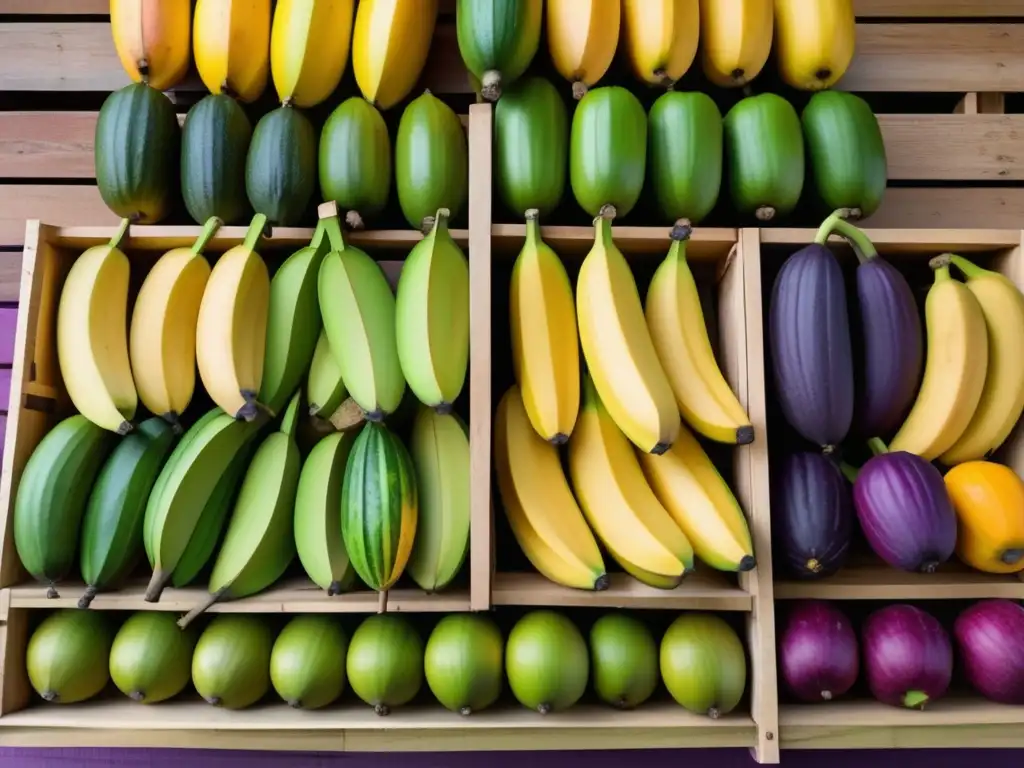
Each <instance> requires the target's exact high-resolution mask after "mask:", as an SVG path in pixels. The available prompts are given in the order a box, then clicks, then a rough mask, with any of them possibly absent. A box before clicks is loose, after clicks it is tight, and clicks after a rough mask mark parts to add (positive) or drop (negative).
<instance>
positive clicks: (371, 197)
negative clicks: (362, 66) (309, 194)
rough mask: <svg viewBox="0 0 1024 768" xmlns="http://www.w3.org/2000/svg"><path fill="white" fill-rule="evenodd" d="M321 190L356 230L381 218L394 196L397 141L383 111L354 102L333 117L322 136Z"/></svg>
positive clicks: (361, 101) (340, 107) (347, 102)
mask: <svg viewBox="0 0 1024 768" xmlns="http://www.w3.org/2000/svg"><path fill="white" fill-rule="evenodd" d="M320 189H321V191H322V192H323V197H324V200H334V201H335V202H336V203H337V204H338V208H339V210H341V211H342V212H343V213H344V215H345V218H346V221H347V223H348V225H349V226H350V227H354V228H360V227H362V226H363V225H364V221H365V220H368V219H371V218H373V217H374V216H376V215H377V214H378V213H380V212H381V211H382V210H383V209H384V206H385V205H387V202H388V193H389V192H390V191H391V139H390V137H389V136H388V126H387V124H386V123H385V122H384V118H383V117H382V116H381V114H380V112H378V111H377V108H376V107H374V106H373V105H372V104H370V103H369V102H368V101H367V100H366V99H363V98H360V97H358V96H353V97H352V98H350V99H346V100H345V101H343V102H342V103H341V104H339V105H338V107H337V108H336V109H335V110H334V111H333V112H332V113H331V116H330V117H328V118H327V122H326V123H324V129H323V132H322V133H321V134H320Z"/></svg>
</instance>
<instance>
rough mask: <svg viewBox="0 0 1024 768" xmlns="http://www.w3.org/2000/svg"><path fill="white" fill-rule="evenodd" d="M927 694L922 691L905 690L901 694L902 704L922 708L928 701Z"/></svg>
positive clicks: (912, 707)
mask: <svg viewBox="0 0 1024 768" xmlns="http://www.w3.org/2000/svg"><path fill="white" fill-rule="evenodd" d="M928 699H929V696H928V694H927V693H925V692H924V691H907V692H906V693H905V694H904V695H903V706H905V707H910V708H911V709H924V705H925V704H927V703H928Z"/></svg>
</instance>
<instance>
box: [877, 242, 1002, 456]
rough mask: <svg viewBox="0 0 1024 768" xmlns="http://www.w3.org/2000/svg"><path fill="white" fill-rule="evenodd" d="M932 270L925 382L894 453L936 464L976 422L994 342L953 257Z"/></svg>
mask: <svg viewBox="0 0 1024 768" xmlns="http://www.w3.org/2000/svg"><path fill="white" fill-rule="evenodd" d="M929 266H931V267H932V269H933V270H935V282H934V283H932V287H931V288H930V289H929V290H928V298H927V299H925V304H924V318H925V327H926V336H927V342H928V351H927V357H926V359H925V364H924V377H923V379H922V382H921V389H920V391H919V392H918V393H917V400H915V401H914V405H913V407H912V408H911V409H910V414H909V415H908V416H907V419H906V421H904V422H903V426H902V427H900V429H899V432H897V433H896V436H895V437H894V438H893V439H892V442H891V443H890V444H889V450H890V451H907V452H909V453H915V454H917V455H918V456H920V457H921V458H923V459H926V460H928V461H932V460H934V459H937V458H938V457H939V456H941V455H942V454H944V453H945V452H946V451H948V450H949V449H950V448H952V447H953V445H954V444H955V443H956V442H957V440H959V439H960V436H961V435H963V433H964V432H965V431H966V429H967V425H968V424H970V422H971V418H972V417H973V416H974V412H975V410H976V409H977V407H978V402H979V401H980V399H981V393H982V390H983V388H984V386H985V371H986V370H987V368H988V336H987V333H986V330H985V315H984V314H983V313H982V310H981V306H980V305H979V304H978V300H977V299H976V298H975V297H974V294H973V293H972V292H971V291H970V289H969V288H968V287H967V286H966V285H964V284H963V283H961V282H959V281H958V280H954V279H953V278H952V276H950V274H949V256H948V255H943V256H937V257H935V258H934V259H932V261H931V263H930V264H929Z"/></svg>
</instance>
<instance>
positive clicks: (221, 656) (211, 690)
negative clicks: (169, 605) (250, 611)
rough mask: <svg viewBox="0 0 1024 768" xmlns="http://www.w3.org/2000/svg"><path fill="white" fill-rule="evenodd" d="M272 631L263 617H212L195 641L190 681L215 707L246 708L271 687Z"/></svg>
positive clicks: (231, 614) (228, 615)
mask: <svg viewBox="0 0 1024 768" xmlns="http://www.w3.org/2000/svg"><path fill="white" fill-rule="evenodd" d="M273 645H274V633H273V632H272V631H271V629H270V626H269V625H268V624H267V622H266V621H264V620H263V618H262V617H259V616H246V615H244V614H235V613H227V614H221V615H219V616H216V617H214V619H213V621H211V622H210V623H209V625H208V626H207V627H206V629H205V630H204V631H203V634H202V635H200V637H199V642H198V643H196V650H195V653H194V654H193V656H192V684H193V685H194V686H195V688H196V691H197V692H198V693H199V695H200V696H202V697H203V698H204V699H206V701H208V702H209V703H210V704H212V705H213V706H215V707H224V708H225V709H245V708H246V707H249V706H251V705H253V704H255V703H256V702H257V701H259V700H260V699H262V698H263V697H264V696H265V695H266V693H267V691H268V690H270V651H271V649H272V648H273Z"/></svg>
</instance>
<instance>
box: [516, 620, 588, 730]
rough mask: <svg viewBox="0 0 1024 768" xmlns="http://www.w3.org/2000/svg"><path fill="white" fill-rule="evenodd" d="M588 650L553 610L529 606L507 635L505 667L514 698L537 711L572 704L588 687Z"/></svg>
mask: <svg viewBox="0 0 1024 768" xmlns="http://www.w3.org/2000/svg"><path fill="white" fill-rule="evenodd" d="M589 666H590V655H589V653H588V651H587V643H586V641H584V639H583V635H581V634H580V631H579V630H578V629H577V628H576V625H575V624H573V623H572V622H571V621H569V619H567V618H566V617H565V616H563V615H562V614H560V613H555V612H554V611H547V610H542V611H533V612H532V613H528V614H526V615H525V616H523V618H521V619H520V620H519V621H518V622H516V625H515V626H514V627H513V628H512V631H511V632H510V633H509V636H508V643H507V644H506V646H505V671H506V673H507V674H508V684H509V687H510V688H511V689H512V693H513V695H515V697H516V699H518V700H519V703H520V704H522V705H523V706H524V707H527V708H528V709H533V710H536V711H537V712H540V713H541V714H547V713H549V712H558V711H560V710H563V709H568V708H569V707H571V706H573V705H574V704H575V703H576V702H577V701H579V700H580V698H581V697H582V696H583V694H584V692H585V691H586V690H587V679H588V676H589Z"/></svg>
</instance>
